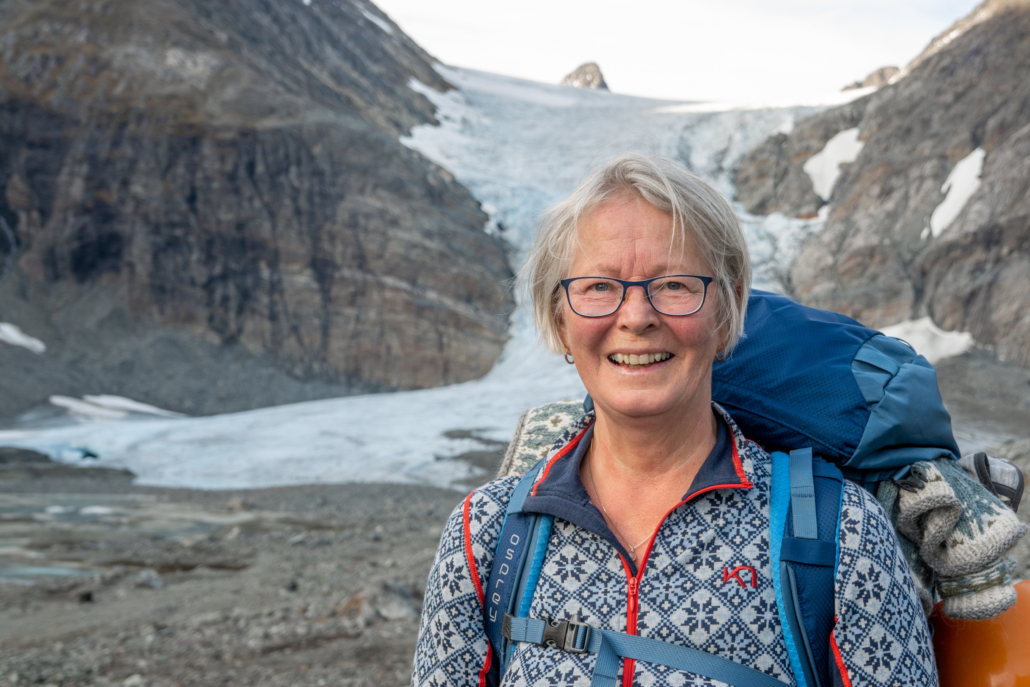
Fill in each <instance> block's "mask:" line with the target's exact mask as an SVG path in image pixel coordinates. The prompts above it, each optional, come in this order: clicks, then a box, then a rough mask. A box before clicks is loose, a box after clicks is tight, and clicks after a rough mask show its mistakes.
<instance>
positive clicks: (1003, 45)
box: [738, 0, 1030, 365]
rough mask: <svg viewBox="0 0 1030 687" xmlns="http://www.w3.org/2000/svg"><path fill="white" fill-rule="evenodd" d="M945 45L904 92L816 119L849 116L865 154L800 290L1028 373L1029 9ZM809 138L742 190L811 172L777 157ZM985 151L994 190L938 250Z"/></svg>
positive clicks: (801, 265)
mask: <svg viewBox="0 0 1030 687" xmlns="http://www.w3.org/2000/svg"><path fill="white" fill-rule="evenodd" d="M974 20H975V21H974ZM956 32H957V33H956ZM942 36H943V37H944V38H941V37H938V38H937V39H935V40H934V42H933V43H931V46H930V48H928V49H927V51H925V52H924V54H923V55H921V56H920V57H919V58H917V59H916V60H915V61H914V62H913V65H910V67H909V68H907V69H906V71H907V72H908V73H907V75H906V76H905V77H904V78H903V79H901V80H899V81H897V82H896V83H894V84H891V85H889V86H887V87H885V88H883V89H881V90H879V91H877V92H876V93H873V94H872V95H870V96H867V97H866V98H864V99H863V100H862V101H856V102H855V103H852V105H850V106H847V107H845V108H841V109H840V110H834V111H830V112H826V113H823V114H821V115H818V116H817V117H816V118H813V119H818V118H823V119H825V118H827V117H832V116H837V117H839V119H840V122H841V123H840V127H839V129H838V130H843V129H845V128H848V126H857V127H858V128H859V130H860V139H861V140H863V141H864V142H865V145H864V147H863V149H862V151H861V153H860V154H859V156H858V158H857V159H856V160H855V162H853V163H852V164H850V165H848V166H846V167H845V168H844V169H843V172H842V174H841V177H840V179H839V180H838V182H837V184H836V187H835V189H834V191H833V195H832V197H831V199H830V200H831V208H830V211H829V216H828V219H827V221H826V225H825V228H824V229H823V231H822V232H821V233H820V234H818V235H815V236H812V237H810V238H809V240H808V241H807V242H806V243H805V245H804V247H803V248H802V250H801V252H800V254H799V256H798V257H797V259H796V260H795V262H794V264H793V266H792V267H791V271H790V277H791V283H792V287H793V289H794V292H795V295H796V296H797V297H799V298H800V299H801V300H802V301H804V302H805V303H808V304H811V305H815V306H818V307H823V308H828V309H832V310H837V311H839V312H843V313H846V314H848V315H851V316H853V317H856V318H858V319H860V320H862V321H864V322H866V323H868V324H870V325H872V326H884V325H888V324H892V323H894V322H898V321H901V320H905V319H908V318H912V317H920V316H923V315H926V314H929V315H931V316H932V317H933V319H934V321H935V322H936V323H937V324H939V325H940V326H942V327H943V328H945V329H961V330H965V331H969V332H971V333H972V334H973V335H974V336H975V337H976V339H977V341H978V342H979V343H981V344H983V345H987V346H991V347H994V349H995V350H996V352H997V354H998V356H999V357H1000V358H1001V359H1002V360H1007V361H1012V362H1017V363H1020V364H1023V365H1028V364H1030V289H1028V288H1027V285H1028V284H1030V166H1028V165H1030V163H1028V162H1027V159H1028V158H1027V155H1028V154H1030V80H1028V79H1027V78H1026V75H1027V74H1028V73H1030V2H1027V1H1026V0H1023V1H1021V2H1013V1H1008V2H985V3H983V4H981V5H980V6H979V7H978V8H977V9H976V10H974V12H973V13H972V14H971V15H970V17H967V18H965V19H963V20H961V21H960V22H957V23H956V25H955V26H954V27H952V29H949V31H946V32H945V33H944V34H942ZM945 38H946V39H947V40H944V39H945ZM855 107H860V108H862V113H861V114H860V118H859V121H858V122H857V123H852V122H853V119H852V118H851V116H850V115H846V114H845V111H847V110H848V109H849V108H852V109H853V108H855ZM834 113H838V114H834ZM805 124H807V122H806V123H805ZM831 128H832V127H831ZM805 130H806V127H805V126H801V125H799V126H798V127H797V129H796V130H795V132H794V133H792V134H791V135H790V136H789V137H787V141H785V142H784V141H781V142H779V143H778V144H777V146H778V147H777V146H773V144H772V143H768V142H767V143H766V149H767V151H768V150H771V151H772V153H769V152H766V154H765V157H762V156H761V155H760V154H757V151H756V154H755V155H753V156H752V157H751V158H750V159H749V161H748V162H746V166H747V168H745V167H742V169H741V171H740V172H738V179H741V180H744V181H747V179H748V178H749V177H748V175H749V174H750V175H751V176H752V177H753V176H755V174H754V172H753V171H750V170H753V169H755V167H756V165H757V164H758V163H759V162H761V163H762V164H764V165H766V166H767V167H773V168H777V167H776V165H780V168H782V167H788V168H793V169H795V171H796V168H797V167H799V166H800V165H802V164H803V163H804V159H793V158H789V157H785V156H784V155H783V154H782V153H779V152H777V151H779V150H782V149H786V150H790V148H789V146H790V145H792V144H793V145H795V146H800V145H801V143H800V142H797V143H794V142H792V141H791V140H790V139H793V138H794V137H795V136H796V135H797V136H800V135H802V134H803V133H804V132H805ZM978 148H982V149H983V151H984V152H985V155H986V156H985V159H984V164H983V169H982V174H981V178H982V183H981V185H980V187H979V189H978V190H977V191H976V193H975V194H974V195H973V196H972V197H971V198H970V199H969V200H968V202H967V203H966V204H965V206H964V207H963V209H962V211H961V212H960V214H959V215H958V216H957V217H956V218H955V220H954V221H952V222H951V223H950V224H949V225H948V226H947V227H944V228H943V229H941V230H940V231H939V233H938V235H937V236H934V235H933V234H932V232H931V231H930V230H929V225H930V217H931V215H932V213H933V211H934V209H935V208H936V207H937V206H938V205H940V204H941V202H942V201H943V200H944V198H945V195H946V194H945V193H944V192H943V191H942V189H941V187H942V185H943V184H944V182H945V180H946V179H947V178H948V175H949V173H950V172H951V171H952V170H953V169H954V167H955V165H956V164H957V163H958V162H959V161H960V160H962V159H964V158H966V157H967V156H968V155H970V153H972V152H973V151H974V150H976V149H978ZM773 154H775V155H776V156H775V157H773ZM799 157H800V156H799ZM767 186H768V184H767ZM802 186H803V184H798V187H802ZM756 188H757V189H759V190H761V187H760V185H756V184H753V183H752V184H751V186H750V187H748V188H742V189H741V190H740V194H741V197H751V196H754V197H758V198H761V197H762V196H761V194H760V193H756V191H755V190H754V189H756ZM748 194H751V195H750V196H749V195H748ZM768 195H769V193H768V192H767V193H766V196H768ZM783 196H784V197H783V198H782V199H781V200H780V203H781V206H782V207H785V208H787V209H788V210H792V211H793V213H794V214H798V210H805V209H806V208H807V206H804V205H802V204H801V203H802V201H803V200H804V198H805V195H804V193H801V192H799V191H797V190H796V189H795V190H791V189H786V190H785V193H784V194H783ZM773 197H774V198H776V197H775V196H773ZM768 205H769V206H772V205H773V204H772V203H769V204H768ZM752 207H755V208H756V210H757V209H758V208H759V207H760V205H759V203H757V202H753V203H752Z"/></svg>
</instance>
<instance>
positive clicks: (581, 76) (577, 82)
mask: <svg viewBox="0 0 1030 687" xmlns="http://www.w3.org/2000/svg"><path fill="white" fill-rule="evenodd" d="M561 85H562V86H573V87H575V88H595V89H601V90H605V91H607V90H608V84H606V83H605V82H604V76H603V75H602V74H601V68H600V67H598V66H597V63H596V62H585V63H583V64H581V65H579V66H578V67H576V68H575V69H573V70H572V71H571V72H569V73H568V74H566V75H565V78H564V79H562V80H561Z"/></svg>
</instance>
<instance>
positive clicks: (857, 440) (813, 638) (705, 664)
mask: <svg viewBox="0 0 1030 687" xmlns="http://www.w3.org/2000/svg"><path fill="white" fill-rule="evenodd" d="M712 397H713V399H714V400H715V401H716V402H718V403H719V404H720V405H721V406H722V407H724V408H725V409H726V410H727V411H728V412H729V413H730V415H732V416H733V419H734V420H735V421H736V422H737V424H738V425H739V426H740V428H741V430H742V431H743V432H744V434H745V435H746V436H748V437H750V438H752V439H755V440H757V441H759V442H760V443H762V444H763V445H765V447H766V448H767V450H769V451H770V452H771V453H772V459H773V475H772V505H771V518H770V528H771V536H770V538H769V541H770V542H772V551H771V552H770V554H771V559H772V572H773V586H774V588H775V592H776V602H777V607H778V611H779V615H780V621H781V623H780V624H781V626H782V628H783V634H784V640H785V642H786V645H787V650H788V654H789V656H790V662H791V666H792V668H793V672H794V675H795V679H796V681H797V683H798V684H799V685H801V686H802V687H829V685H832V684H833V678H832V676H831V668H830V663H831V659H830V656H829V636H830V632H831V631H832V629H833V624H834V622H835V619H834V580H835V577H836V568H837V563H838V558H837V543H838V534H837V532H838V524H839V521H840V509H841V498H842V495H843V486H844V479H845V478H847V479H849V480H852V481H855V482H857V483H858V484H860V485H862V486H864V487H865V488H866V489H868V490H870V491H871V492H873V493H874V494H875V490H876V485H877V484H878V482H879V481H880V480H883V479H895V480H903V479H904V478H905V476H906V473H907V472H908V468H909V466H910V465H911V464H912V463H915V462H918V461H930V460H934V459H937V458H941V457H948V456H950V457H953V458H956V459H957V458H958V457H959V450H958V446H957V445H956V443H955V439H954V436H953V434H952V430H951V417H950V416H949V415H948V412H947V411H946V410H945V408H944V403H943V400H942V399H941V396H940V392H939V390H938V388H937V376H936V373H935V372H934V369H933V367H932V366H931V365H930V363H928V362H927V361H926V359H925V358H923V357H922V356H920V355H918V354H917V353H916V352H915V351H914V350H913V349H912V348H911V347H910V346H909V345H908V344H906V343H904V342H902V341H899V340H898V339H893V338H890V337H887V336H884V335H883V334H881V333H879V332H877V331H875V330H872V329H869V328H868V327H865V326H863V325H861V324H859V323H858V322H856V321H854V320H852V319H850V318H848V317H845V316H843V315H839V314H836V313H831V312H826V311H822V310H816V309H813V308H808V307H805V306H802V305H799V304H797V303H795V302H794V301H792V300H790V299H789V298H786V297H784V296H779V295H776V294H772V293H767V292H763V291H754V292H752V294H751V298H750V300H749V302H748V308H747V318H746V325H745V335H744V338H742V339H741V342H740V344H739V345H738V346H737V348H736V349H735V351H734V352H733V355H732V356H731V357H729V358H728V359H726V360H725V361H721V362H716V363H715V366H714V369H713V378H712ZM584 406H585V410H586V411H587V412H589V411H590V410H592V408H593V403H592V401H591V400H590V397H589V396H588V397H587V399H586V402H585V403H584ZM814 453H816V454H819V457H817V456H816V455H814ZM546 462H547V459H546V458H545V459H544V460H541V461H539V462H538V463H536V464H535V465H534V466H532V467H531V468H530V469H529V470H528V471H525V476H524V477H523V478H522V479H521V480H520V482H519V484H518V485H517V486H516V488H515V490H514V492H513V493H512V497H511V500H510V501H509V504H508V508H507V511H506V513H505V519H504V525H503V527H502V529H501V536H500V539H499V540H498V545H497V550H496V553H495V557H494V565H493V567H492V569H491V571H490V581H489V585H488V587H487V590H488V591H487V597H486V599H485V608H484V616H485V624H486V632H487V636H488V637H489V639H490V644H491V646H492V647H493V649H494V650H495V651H496V652H497V653H496V656H497V659H498V665H499V668H500V674H501V676H502V677H503V675H504V672H505V670H506V668H507V665H508V661H509V660H510V658H511V652H512V649H513V647H514V645H515V643H517V642H531V643H536V644H543V645H546V646H550V647H554V648H558V649H563V650H565V651H569V652H572V653H583V652H589V653H596V654H597V662H596V666H595V670H594V675H593V679H592V682H591V685H592V686H594V687H615V684H616V679H617V675H618V667H619V658H620V657H623V658H634V659H638V660H643V661H648V662H651V663H658V664H661V665H666V666H670V667H673V668H677V669H679V670H685V671H690V672H693V673H695V674H700V675H706V676H708V677H710V678H712V679H715V680H720V681H722V682H725V683H727V684H730V685H736V686H737V687H743V686H744V685H748V686H750V685H759V686H762V685H765V686H768V687H777V686H778V687H782V684H783V683H781V682H779V681H778V680H776V679H775V678H772V677H770V676H769V675H766V674H765V673H762V672H759V671H757V670H755V669H753V668H750V667H747V666H744V665H741V664H739V663H736V662H734V661H730V660H728V659H725V658H722V657H719V656H714V655H711V654H708V653H706V652H703V651H699V650H696V649H691V648H688V647H684V646H678V645H673V644H669V643H666V642H662V641H660V640H655V639H648V638H644V637H639V636H636V635H629V634H625V633H620V632H613V631H610V630H602V629H598V628H594V627H590V626H588V625H586V624H584V623H581V622H578V621H577V620H575V619H573V620H562V621H555V620H552V621H544V620H539V619H535V618H530V617H528V615H529V608H530V604H531V602H532V599H533V592H534V590H535V588H536V584H537V581H538V579H539V576H540V571H541V568H542V566H543V562H544V557H545V555H546V553H547V543H548V539H549V536H550V531H551V525H552V522H553V517H551V516H547V515H539V514H535V513H523V512H522V504H523V502H524V500H525V498H526V496H527V495H528V493H529V492H530V490H531V489H532V486H533V484H534V483H535V482H536V478H537V475H538V472H539V470H540V468H541V467H542V466H543V465H544V464H546Z"/></svg>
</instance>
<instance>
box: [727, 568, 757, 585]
mask: <svg viewBox="0 0 1030 687" xmlns="http://www.w3.org/2000/svg"><path fill="white" fill-rule="evenodd" d="M745 571H746V572H749V573H751V586H752V587H757V586H758V573H757V572H755V569H754V568H752V567H751V566H750V565H738V566H737V567H736V568H734V569H733V570H730V569H729V568H723V569H722V582H723V584H725V583H727V582H729V581H730V580H733V581H735V582H736V583H737V584H739V585H740V586H741V587H744V588H746V587H747V585H746V584H745V583H744V580H743V579H742V578H741V577H740V573H742V572H745Z"/></svg>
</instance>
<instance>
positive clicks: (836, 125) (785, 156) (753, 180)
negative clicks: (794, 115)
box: [733, 98, 868, 219]
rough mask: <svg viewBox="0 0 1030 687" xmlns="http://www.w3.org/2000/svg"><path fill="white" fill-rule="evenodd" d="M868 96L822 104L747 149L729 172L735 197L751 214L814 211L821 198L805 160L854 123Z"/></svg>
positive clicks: (809, 215) (798, 214) (806, 213)
mask: <svg viewBox="0 0 1030 687" xmlns="http://www.w3.org/2000/svg"><path fill="white" fill-rule="evenodd" d="M866 102H868V101H867V99H865V98H863V99H860V100H856V101H855V102H852V103H848V104H847V105H844V106H843V107H839V108H835V109H832V110H826V111H824V112H820V113H819V114H816V115H813V116H811V117H808V118H807V119H804V120H802V121H801V122H799V123H798V125H797V126H796V127H794V130H793V131H791V132H790V135H787V134H776V135H775V136H772V137H770V138H768V139H766V140H765V142H764V143H762V144H761V145H760V146H758V147H757V148H755V149H754V150H752V151H751V152H750V153H748V154H747V156H746V157H745V158H744V159H743V160H742V161H741V163H740V165H739V166H738V167H737V169H736V171H735V172H734V175H733V182H734V184H735V185H736V187H737V200H739V201H740V202H741V203H743V204H744V207H745V208H747V211H748V212H750V213H752V214H755V215H770V214H772V213H774V212H779V213H781V214H784V215H789V216H791V217H801V218H804V219H810V218H812V217H815V216H816V214H817V213H818V211H819V208H820V207H822V206H823V205H824V204H825V202H824V201H823V199H822V198H820V197H819V195H818V194H817V193H816V192H815V190H814V189H813V187H812V180H811V178H810V177H809V176H808V174H806V173H805V170H804V164H805V162H806V161H807V160H808V159H809V158H810V157H812V156H813V155H816V154H818V153H819V151H821V150H822V149H823V148H825V147H826V143H827V141H829V140H830V139H831V138H833V137H834V136H835V135H837V134H838V133H840V132H841V131H844V130H845V129H851V128H853V127H855V126H858V123H859V122H860V121H861V120H862V115H863V114H865V105H866Z"/></svg>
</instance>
